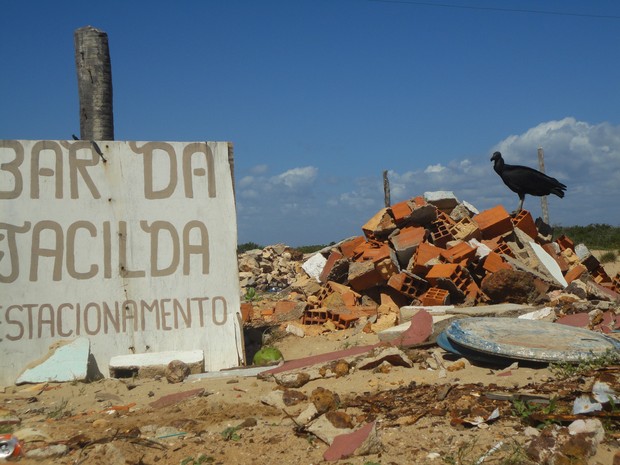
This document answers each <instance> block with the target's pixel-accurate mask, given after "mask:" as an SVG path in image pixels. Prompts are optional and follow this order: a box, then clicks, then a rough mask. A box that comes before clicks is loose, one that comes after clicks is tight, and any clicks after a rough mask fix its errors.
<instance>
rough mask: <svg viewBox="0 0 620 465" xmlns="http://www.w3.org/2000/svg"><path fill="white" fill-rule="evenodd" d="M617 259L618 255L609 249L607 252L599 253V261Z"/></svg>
mask: <svg viewBox="0 0 620 465" xmlns="http://www.w3.org/2000/svg"><path fill="white" fill-rule="evenodd" d="M617 259H618V255H617V254H616V253H615V252H612V251H611V250H610V251H609V252H605V253H604V254H603V255H601V258H600V259H599V261H600V262H601V263H616V260H617Z"/></svg>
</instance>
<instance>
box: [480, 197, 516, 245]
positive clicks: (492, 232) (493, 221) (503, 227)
mask: <svg viewBox="0 0 620 465" xmlns="http://www.w3.org/2000/svg"><path fill="white" fill-rule="evenodd" d="M472 219H473V220H474V222H475V223H476V224H477V225H478V227H479V228H480V231H481V232H482V238H483V239H492V238H494V237H497V236H501V235H502V234H506V233H508V232H510V231H512V220H511V218H510V215H509V214H508V212H507V211H506V209H505V208H504V207H503V206H501V205H497V206H496V207H493V208H491V209H489V210H485V211H483V212H481V213H479V214H477V215H476V216H474V217H473V218H472Z"/></svg>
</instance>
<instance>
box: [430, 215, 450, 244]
mask: <svg viewBox="0 0 620 465" xmlns="http://www.w3.org/2000/svg"><path fill="white" fill-rule="evenodd" d="M454 224H455V222H454V220H453V219H452V218H450V217H449V216H448V215H446V214H445V213H443V212H441V211H438V213H437V219H436V220H435V221H433V224H432V233H431V237H432V238H433V244H435V245H436V246H437V247H445V246H446V244H447V243H448V242H450V241H451V240H453V239H454V236H453V235H452V233H451V232H450V229H451V228H452V227H453V226H454Z"/></svg>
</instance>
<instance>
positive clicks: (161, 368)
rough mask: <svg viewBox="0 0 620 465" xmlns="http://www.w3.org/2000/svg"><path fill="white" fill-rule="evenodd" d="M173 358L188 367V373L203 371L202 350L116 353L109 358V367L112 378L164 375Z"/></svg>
mask: <svg viewBox="0 0 620 465" xmlns="http://www.w3.org/2000/svg"><path fill="white" fill-rule="evenodd" d="M173 360H180V361H181V362H184V363H186V364H187V365H188V366H189V368H190V373H193V374H195V373H202V372H203V371H204V352H203V351H202V350H170V351H166V352H148V353H145V354H127V355H117V356H116V357H112V358H111V359H110V363H109V368H110V376H111V377H112V378H127V377H130V376H133V375H137V376H139V377H153V376H155V375H162V376H164V375H165V373H166V367H167V366H168V364H169V363H170V362H172V361H173Z"/></svg>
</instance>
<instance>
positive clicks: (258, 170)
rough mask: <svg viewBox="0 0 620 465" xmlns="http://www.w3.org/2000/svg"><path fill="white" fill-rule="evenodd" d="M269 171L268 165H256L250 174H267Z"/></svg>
mask: <svg viewBox="0 0 620 465" xmlns="http://www.w3.org/2000/svg"><path fill="white" fill-rule="evenodd" d="M267 169H268V167H267V165H256V166H253V167H252V168H250V172H251V173H252V174H256V175H259V174H265V173H266V172H267Z"/></svg>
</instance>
